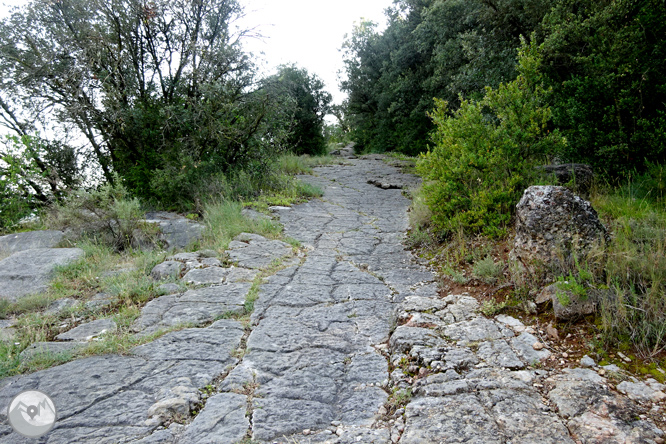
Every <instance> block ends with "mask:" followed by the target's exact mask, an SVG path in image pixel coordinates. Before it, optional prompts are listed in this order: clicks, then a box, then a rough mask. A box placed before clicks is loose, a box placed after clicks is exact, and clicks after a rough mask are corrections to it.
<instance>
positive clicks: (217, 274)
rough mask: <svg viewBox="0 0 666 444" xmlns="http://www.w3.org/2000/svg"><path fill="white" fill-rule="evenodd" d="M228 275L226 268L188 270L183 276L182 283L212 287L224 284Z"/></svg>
mask: <svg viewBox="0 0 666 444" xmlns="http://www.w3.org/2000/svg"><path fill="white" fill-rule="evenodd" d="M227 274H229V269H228V268H220V267H208V268H200V269H195V270H190V271H188V272H187V274H186V275H185V276H183V279H182V280H183V282H185V283H186V284H192V285H213V284H221V283H222V282H224V279H225V277H226V276H227Z"/></svg>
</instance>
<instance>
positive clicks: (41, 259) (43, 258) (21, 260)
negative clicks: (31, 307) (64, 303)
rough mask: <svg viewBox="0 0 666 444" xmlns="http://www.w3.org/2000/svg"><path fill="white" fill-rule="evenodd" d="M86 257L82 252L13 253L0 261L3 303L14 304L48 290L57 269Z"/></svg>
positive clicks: (30, 251)
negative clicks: (21, 299)
mask: <svg viewBox="0 0 666 444" xmlns="http://www.w3.org/2000/svg"><path fill="white" fill-rule="evenodd" d="M83 255H84V253H83V250H81V249H79V248H40V249H33V250H24V251H19V252H18V253H14V254H13V255H11V256H9V257H8V258H6V259H4V260H2V261H0V299H7V300H10V301H15V300H17V299H18V298H21V297H23V296H27V295H29V294H34V293H40V292H42V291H44V290H46V289H47V287H48V283H49V281H50V279H51V278H52V276H53V273H54V272H55V269H56V268H57V267H58V266H62V265H66V264H68V263H70V262H73V261H75V260H77V259H80V258H81V257H83Z"/></svg>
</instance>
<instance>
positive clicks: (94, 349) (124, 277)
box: [0, 156, 337, 377]
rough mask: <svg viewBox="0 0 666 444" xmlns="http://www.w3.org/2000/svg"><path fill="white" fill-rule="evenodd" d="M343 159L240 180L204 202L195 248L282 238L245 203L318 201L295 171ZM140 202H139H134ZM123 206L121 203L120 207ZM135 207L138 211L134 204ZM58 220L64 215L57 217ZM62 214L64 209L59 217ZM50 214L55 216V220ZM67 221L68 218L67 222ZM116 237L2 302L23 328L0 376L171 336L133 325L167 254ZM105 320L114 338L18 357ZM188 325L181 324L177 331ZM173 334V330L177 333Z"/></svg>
mask: <svg viewBox="0 0 666 444" xmlns="http://www.w3.org/2000/svg"><path fill="white" fill-rule="evenodd" d="M332 162H337V161H335V160H334V159H332V158H330V157H326V156H324V157H307V156H301V157H297V156H285V157H284V158H283V159H281V160H280V161H279V162H278V164H277V166H276V168H275V170H274V171H272V172H271V174H270V175H269V177H267V178H266V179H265V180H263V181H261V182H256V181H252V180H250V178H249V176H242V177H241V176H239V177H238V181H237V183H235V184H234V192H233V193H232V194H231V196H236V198H237V199H232V198H229V197H227V198H222V197H219V198H217V199H215V200H210V201H208V203H204V204H203V218H202V222H203V224H204V225H205V227H206V228H205V230H204V234H203V238H202V240H201V241H199V242H198V243H197V244H196V245H192V246H191V247H192V248H196V249H213V250H216V251H217V252H218V253H222V252H223V251H224V250H225V249H226V248H227V247H228V244H229V242H230V241H231V240H232V239H233V238H234V237H235V236H237V235H238V234H240V233H242V232H251V233H257V234H260V235H262V236H265V237H267V238H269V239H280V238H282V237H283V235H282V227H281V226H280V225H279V224H277V223H275V222H272V221H270V220H260V221H255V220H252V219H249V218H247V217H245V216H243V215H242V214H241V211H242V209H243V207H244V206H248V205H249V206H253V207H255V208H257V209H259V210H260V211H268V207H269V206H271V205H285V206H287V205H293V204H295V203H300V202H304V201H306V200H308V199H309V198H312V197H319V196H321V195H322V194H323V193H322V191H321V189H319V188H318V187H315V186H312V185H309V184H307V183H305V182H302V181H299V180H295V179H294V178H293V177H291V176H290V175H291V174H297V173H302V172H306V171H308V169H309V171H311V168H312V167H314V166H317V165H325V164H329V163H332ZM135 203H136V202H134V201H132V205H135ZM114 205H116V207H119V208H120V207H122V206H123V203H122V202H116V204H114ZM132 208H134V207H132ZM56 216H58V214H56ZM59 216H62V211H61V213H59ZM190 216H191V217H196V216H197V215H195V214H192V215H190ZM51 217H54V216H53V215H51ZM60 219H61V220H64V219H63V218H62V217H61V218H60ZM285 241H286V242H289V244H290V245H292V247H294V249H295V250H294V251H296V249H297V248H300V243H299V242H298V241H297V240H295V239H291V238H287V239H285ZM118 245H119V244H118V242H117V239H110V238H108V236H107V237H98V238H96V239H95V238H92V239H91V237H90V236H88V237H85V236H82V237H79V238H77V239H75V240H74V241H73V242H72V246H76V247H79V248H81V249H83V250H84V257H83V258H82V259H80V260H78V261H74V262H72V263H70V264H68V265H66V266H63V267H59V268H58V269H57V270H56V273H55V277H54V279H53V280H52V282H51V284H50V287H49V289H48V290H47V291H46V292H43V293H41V294H36V295H32V296H28V297H25V298H22V299H20V300H19V301H17V302H14V303H11V302H8V301H4V300H3V301H0V318H9V317H11V318H14V319H15V325H14V327H13V328H14V329H15V330H16V334H15V339H14V341H12V342H0V377H5V376H11V375H15V374H20V373H27V372H33V371H37V370H41V369H44V368H48V367H50V366H53V365H58V364H62V363H64V362H68V361H71V360H72V359H76V358H78V357H82V356H92V355H98V354H106V353H116V354H124V353H127V352H128V351H129V350H130V349H131V348H133V347H135V346H137V345H141V344H144V343H147V342H150V341H152V340H154V339H155V338H156V337H158V336H159V335H161V334H164V333H165V331H163V332H160V333H157V334H155V335H152V336H148V337H139V336H136V335H135V334H134V332H133V331H132V328H131V326H132V324H133V323H134V322H135V321H136V319H137V318H138V317H139V316H140V313H141V309H142V308H143V306H145V304H146V303H147V302H149V301H150V300H152V299H154V298H156V297H158V296H160V294H159V293H158V290H157V287H158V286H159V285H161V284H162V283H165V282H176V279H175V278H174V279H172V280H171V281H165V282H155V281H154V280H153V279H152V278H151V277H150V271H151V270H152V268H153V267H154V266H155V265H157V264H158V263H160V262H162V261H164V260H165V258H166V256H167V253H166V252H163V251H159V250H155V251H141V250H134V249H132V248H131V245H129V244H128V245H125V246H124V247H123V248H118ZM283 267H284V266H283V265H282V262H278V263H275V264H272V266H271V267H269V268H268V269H267V270H264V271H262V272H261V273H260V274H259V275H258V276H257V278H256V279H255V280H254V281H253V285H252V288H251V290H250V292H249V294H248V296H247V300H246V303H245V310H244V313H242V314H241V315H235V316H232V317H234V318H238V317H239V316H240V318H242V319H241V320H243V321H244V322H248V323H249V315H250V314H251V313H252V311H253V310H254V304H255V302H256V300H257V297H258V295H259V286H260V285H261V283H262V282H263V279H264V278H265V277H267V276H269V275H271V274H274V273H276V272H277V271H279V270H280V269H282V268H283ZM97 293H105V294H107V295H109V296H111V297H113V300H114V301H115V302H113V303H112V304H111V305H110V306H107V307H105V308H102V309H100V310H97V311H94V312H93V311H91V310H90V309H87V308H85V302H86V301H88V300H90V298H92V296H94V295H95V294H97ZM62 298H72V299H74V300H76V301H77V302H78V304H76V305H75V306H73V307H71V308H69V309H66V310H63V311H61V312H59V313H53V314H46V313H44V310H45V309H46V308H48V307H49V306H50V305H51V304H52V303H53V302H54V301H56V300H58V299H62ZM104 317H110V318H112V319H113V320H114V321H115V322H116V324H117V325H118V330H117V331H116V332H114V333H110V334H107V335H104V336H103V337H101V338H100V340H98V341H95V342H93V343H91V344H90V345H88V346H87V347H85V348H84V349H80V350H78V351H76V352H68V353H61V354H57V355H44V354H40V355H36V356H34V357H33V358H31V359H28V360H23V361H21V360H19V354H20V352H21V351H23V350H24V349H25V348H27V347H28V346H29V345H30V344H33V343H35V342H41V341H52V340H53V339H54V338H55V336H56V335H58V334H59V333H61V332H62V331H64V330H66V329H67V328H69V327H71V326H72V325H78V324H81V323H83V322H89V321H92V320H94V319H100V318H104ZM185 327H188V326H187V325H184V326H179V327H177V328H175V329H181V328H185ZM172 330H174V329H171V330H168V331H172Z"/></svg>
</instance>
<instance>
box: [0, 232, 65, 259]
mask: <svg viewBox="0 0 666 444" xmlns="http://www.w3.org/2000/svg"><path fill="white" fill-rule="evenodd" d="M64 235H65V234H64V233H63V232H62V231H28V232H25V233H15V234H8V235H6V236H0V253H3V252H4V253H10V254H13V253H18V252H19V251H25V250H34V249H37V248H53V247H55V246H56V245H57V244H58V242H60V241H61V240H62V238H63V236H64Z"/></svg>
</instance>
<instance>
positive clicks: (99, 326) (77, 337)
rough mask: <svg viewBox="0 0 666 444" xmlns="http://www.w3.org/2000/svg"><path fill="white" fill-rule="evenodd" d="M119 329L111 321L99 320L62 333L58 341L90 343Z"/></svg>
mask: <svg viewBox="0 0 666 444" xmlns="http://www.w3.org/2000/svg"><path fill="white" fill-rule="evenodd" d="M117 329H118V326H117V325H116V323H115V322H113V321H112V320H111V319H97V320H96V321H92V322H87V323H85V324H81V325H79V326H78V327H75V328H73V329H71V330H69V331H66V332H65V333H61V334H59V335H58V336H56V339H58V340H59V341H78V342H88V341H92V340H93V339H94V338H96V337H98V336H100V335H102V334H104V333H112V332H115V331H116V330H117Z"/></svg>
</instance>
